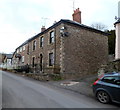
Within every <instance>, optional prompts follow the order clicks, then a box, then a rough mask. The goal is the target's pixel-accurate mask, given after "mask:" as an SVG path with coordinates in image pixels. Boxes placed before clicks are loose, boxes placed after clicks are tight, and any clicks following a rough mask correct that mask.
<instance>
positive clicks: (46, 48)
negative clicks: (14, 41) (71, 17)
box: [29, 26, 60, 73]
mask: <svg viewBox="0 0 120 110" xmlns="http://www.w3.org/2000/svg"><path fill="white" fill-rule="evenodd" d="M59 28H60V26H57V27H55V28H53V29H50V30H49V31H47V32H46V33H44V34H43V35H40V36H39V37H37V38H35V39H33V40H32V41H31V42H29V65H30V68H31V72H38V73H40V72H43V73H60V37H59V35H60V33H59ZM51 31H54V32H55V42H54V43H51V44H50V43H49V40H50V32H51ZM41 37H43V38H44V41H43V47H40V38H41ZM34 41H36V49H35V50H33V42H34ZM51 52H53V53H54V60H55V61H54V66H49V53H51ZM40 54H42V56H43V61H42V62H43V63H42V71H40ZM33 57H35V64H36V66H35V67H32V58H33Z"/></svg>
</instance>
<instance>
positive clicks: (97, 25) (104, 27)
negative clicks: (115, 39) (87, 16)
mask: <svg viewBox="0 0 120 110" xmlns="http://www.w3.org/2000/svg"><path fill="white" fill-rule="evenodd" d="M91 27H93V28H95V29H98V30H101V31H105V30H107V26H106V25H104V24H102V23H93V24H91Z"/></svg>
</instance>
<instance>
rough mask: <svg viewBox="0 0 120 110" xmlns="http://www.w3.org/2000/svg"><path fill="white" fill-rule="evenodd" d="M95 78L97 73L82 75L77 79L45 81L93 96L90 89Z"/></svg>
mask: <svg viewBox="0 0 120 110" xmlns="http://www.w3.org/2000/svg"><path fill="white" fill-rule="evenodd" d="M96 79H97V75H89V76H87V77H83V78H79V79H71V80H62V81H49V82H47V83H49V84H51V85H53V86H56V87H59V88H63V89H67V90H71V91H73V92H77V93H80V94H82V95H85V96H89V97H94V94H93V91H92V84H93V82H94V81H95V80H96Z"/></svg>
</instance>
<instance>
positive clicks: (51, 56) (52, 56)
mask: <svg viewBox="0 0 120 110" xmlns="http://www.w3.org/2000/svg"><path fill="white" fill-rule="evenodd" d="M53 65H54V54H53V52H52V53H49V66H53Z"/></svg>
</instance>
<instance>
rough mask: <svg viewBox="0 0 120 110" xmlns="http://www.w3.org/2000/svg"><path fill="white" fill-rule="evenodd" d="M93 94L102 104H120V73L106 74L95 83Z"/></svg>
mask: <svg viewBox="0 0 120 110" xmlns="http://www.w3.org/2000/svg"><path fill="white" fill-rule="evenodd" d="M93 93H94V94H95V97H96V98H97V99H98V100H99V101H100V102H101V103H104V104H106V103H109V102H111V101H112V102H116V103H119V104H120V73H114V72H113V73H106V74H104V75H103V76H102V77H101V78H99V79H98V80H97V81H95V82H94V83H93Z"/></svg>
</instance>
